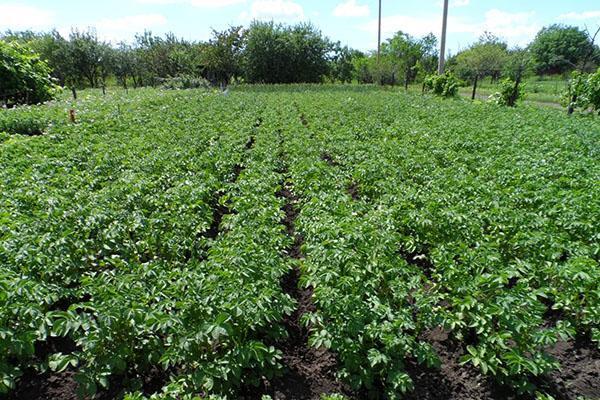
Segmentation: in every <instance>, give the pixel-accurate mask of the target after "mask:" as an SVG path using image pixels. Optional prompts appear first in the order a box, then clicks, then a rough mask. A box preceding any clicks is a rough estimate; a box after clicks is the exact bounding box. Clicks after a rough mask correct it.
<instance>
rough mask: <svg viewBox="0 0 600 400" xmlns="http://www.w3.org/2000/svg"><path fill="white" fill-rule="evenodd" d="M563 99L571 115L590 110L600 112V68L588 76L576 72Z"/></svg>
mask: <svg viewBox="0 0 600 400" xmlns="http://www.w3.org/2000/svg"><path fill="white" fill-rule="evenodd" d="M563 98H564V101H563V103H565V105H567V107H568V108H569V113H571V112H573V111H574V110H576V109H579V110H582V111H585V110H588V109H590V108H591V109H592V110H594V111H598V112H600V68H598V71H596V72H595V73H593V74H590V75H588V76H585V75H583V74H582V73H580V72H578V71H574V72H573V73H572V75H571V80H570V81H569V86H568V87H567V90H566V92H565V94H564V96H563Z"/></svg>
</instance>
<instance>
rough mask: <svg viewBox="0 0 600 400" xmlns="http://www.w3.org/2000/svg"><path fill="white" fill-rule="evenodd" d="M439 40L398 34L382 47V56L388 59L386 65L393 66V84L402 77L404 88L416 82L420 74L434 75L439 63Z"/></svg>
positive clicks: (431, 35) (430, 36)
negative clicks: (422, 72) (436, 65)
mask: <svg viewBox="0 0 600 400" xmlns="http://www.w3.org/2000/svg"><path fill="white" fill-rule="evenodd" d="M436 48H437V39H436V38H435V36H434V35H433V34H429V35H427V36H425V37H423V38H421V39H417V38H414V37H413V36H411V35H409V34H407V33H404V32H397V33H396V34H395V35H394V37H392V38H391V39H389V40H388V41H387V42H386V43H384V44H383V45H382V54H383V56H384V57H387V60H386V61H385V63H390V64H391V65H392V67H391V69H392V79H391V81H392V83H395V82H396V81H397V77H401V79H402V81H403V83H404V87H405V88H408V85H409V84H410V83H411V82H414V81H415V79H416V78H417V76H418V75H419V72H420V71H421V70H422V71H424V72H425V73H432V72H433V70H434V69H435V64H436V62H437V50H436Z"/></svg>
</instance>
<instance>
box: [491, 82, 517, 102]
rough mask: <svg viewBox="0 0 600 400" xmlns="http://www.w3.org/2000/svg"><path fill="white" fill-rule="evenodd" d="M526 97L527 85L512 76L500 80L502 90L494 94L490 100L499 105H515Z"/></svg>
mask: <svg viewBox="0 0 600 400" xmlns="http://www.w3.org/2000/svg"><path fill="white" fill-rule="evenodd" d="M524 97H525V87H524V86H523V85H522V84H521V85H519V84H517V83H516V82H515V81H513V80H512V79H510V78H506V79H504V80H502V82H500V91H499V92H496V93H494V94H492V95H491V96H490V100H491V101H493V102H494V103H496V104H498V105H499V106H508V107H514V106H515V105H516V104H517V102H518V101H519V100H522V99H523V98H524Z"/></svg>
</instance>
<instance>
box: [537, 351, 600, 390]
mask: <svg viewBox="0 0 600 400" xmlns="http://www.w3.org/2000/svg"><path fill="white" fill-rule="evenodd" d="M548 353H549V354H550V355H552V356H553V357H555V358H556V359H557V360H558V361H559V362H560V365H561V369H560V370H559V371H554V372H552V373H551V374H550V376H549V377H547V379H546V380H545V382H543V383H542V384H540V387H542V388H544V389H546V390H547V391H548V392H549V393H551V394H552V395H553V396H554V397H555V398H556V399H557V400H563V399H564V400H567V399H568V400H571V399H576V398H577V397H583V398H585V399H596V400H597V399H600V351H599V350H598V347H597V346H595V345H594V344H593V343H591V342H590V341H589V340H571V341H568V342H559V343H557V345H556V346H554V348H552V349H551V350H549V351H548Z"/></svg>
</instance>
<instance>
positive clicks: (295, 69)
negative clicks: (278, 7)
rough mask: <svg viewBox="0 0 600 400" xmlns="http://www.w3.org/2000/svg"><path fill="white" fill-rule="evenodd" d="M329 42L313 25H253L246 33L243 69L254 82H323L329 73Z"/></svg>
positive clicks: (258, 23)
mask: <svg viewBox="0 0 600 400" xmlns="http://www.w3.org/2000/svg"><path fill="white" fill-rule="evenodd" d="M330 49H331V44H330V43H329V40H328V39H327V38H325V37H323V35H322V34H321V32H320V31H319V30H317V29H316V28H315V27H314V26H313V25H310V24H298V25H295V26H292V27H287V26H283V25H280V24H275V23H273V22H257V21H255V22H253V23H252V24H251V25H250V28H249V29H248V31H247V32H246V46H245V50H244V69H245V75H246V79H247V80H248V81H249V82H251V83H300V82H305V83H314V82H321V81H322V80H323V77H325V76H326V75H327V73H328V71H329V60H328V53H329V51H330Z"/></svg>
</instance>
